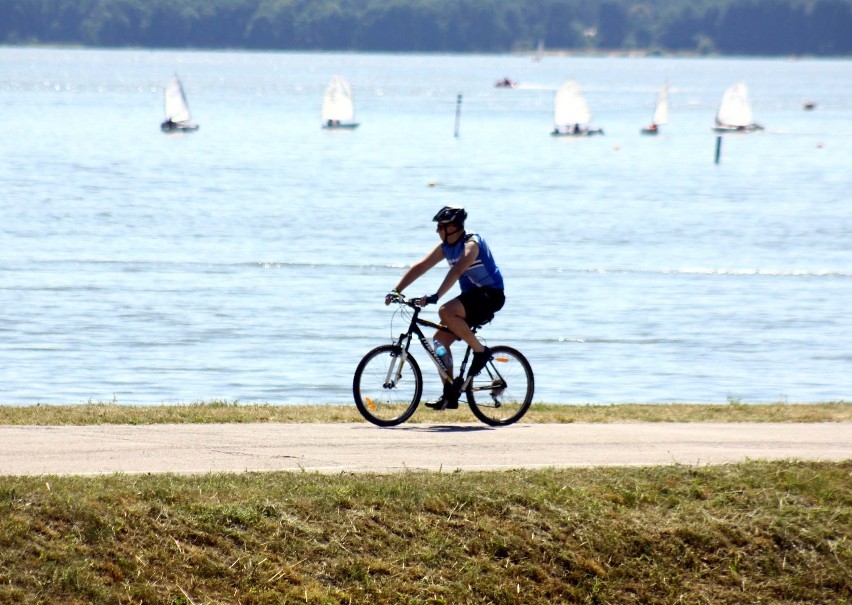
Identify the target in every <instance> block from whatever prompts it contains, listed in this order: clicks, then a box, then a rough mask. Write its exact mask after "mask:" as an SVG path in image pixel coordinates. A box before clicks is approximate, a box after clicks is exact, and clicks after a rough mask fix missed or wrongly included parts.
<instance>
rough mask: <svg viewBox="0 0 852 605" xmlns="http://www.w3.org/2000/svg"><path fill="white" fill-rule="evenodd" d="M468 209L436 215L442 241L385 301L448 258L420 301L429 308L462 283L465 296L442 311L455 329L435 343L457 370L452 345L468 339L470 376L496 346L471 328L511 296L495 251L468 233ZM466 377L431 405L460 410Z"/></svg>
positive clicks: (446, 322) (438, 336)
mask: <svg viewBox="0 0 852 605" xmlns="http://www.w3.org/2000/svg"><path fill="white" fill-rule="evenodd" d="M465 219H467V212H466V211H465V209H464V208H453V207H450V206H444V207H443V208H441V209H440V210H439V211H438V213H437V214H436V215H435V216H434V217H433V218H432V220H433V221H435V222H436V223H438V226H437V228H436V231H437V232H438V235H439V236H440V238H441V243H440V244H438V245H437V246H435V248H434V249H433V250H432V251H431V252H429V253H428V254H427V255H426V256H424V257H423V258H422V259H421V260H419V261H417V262H416V263H414V264H413V265H411V268H410V269H408V271H406V272H405V274H404V275H403V276H402V279H400V280H399V283H398V284H397V286H396V288H394V289H393V290H392V291H391V292H390V294H388V295H387V296H386V297H385V304H390V302H391V300H392V299H393V297H394V295H396V294H401V293H402V291H403V290H404V289H405V288H407V287H408V286H409V285H411V284H412V283H413V282H414V281H415V280H417V279H418V278H419V277H420V276H422V275H423V274H425V273H426V272H427V271H429V269H431V268H432V267H434V266H435V265H437V264H438V263H439V262H440V261H441V260H443V259H446V260H447V262H448V263H449V265H450V269H449V271H447V275H446V277H444V280H443V281H442V282H441V285H440V286H439V287H438V291H437V292H435V293H434V294H430V295H425V296H422V297H420V299H419V304H420V305H421V306H426V305H427V304H430V303H431V304H434V303H437V302H438V299H440V298H441V297H442V296H443V295H445V294H446V293H447V292H449V291H450V289H451V288H452V287H453V285H455V283H456V282H458V283H459V286H460V288H461V294H460V295H459V296H457V297H456V298H453V299H452V300H449V301H447V302H446V303H444V304H443V305H441V307H440V309H438V315H439V317H440V318H441V322H442V323H443V324H444V325H445V326H446V327H447V328H448V329H449V330H450V332H447V331H444V330H438V331H437V332H436V333H435V346H436V348H438V346H439V344H440V345H443V346H444V347H445V348H446V349H447V352H446V354H445V356H444V357H443V358H442V359H443V361H444V365H445V366H446V367H447V369H448V370H449V373H450V376H452V373H453V357H452V354H451V353H450V346H451V345H452V344H453V343H454V342H455V341H457V340H463V341H464V342H465V343H467V344H468V345H470V348H471V349H472V350H473V361H472V362H471V364H470V372H469V373H468V376H476V375H477V374H479V373H480V372H481V371H482V369H483V368H484V367H485V364H486V363H488V361H489V360H490V359H491V350H490V349H488V347H485V346H483V345H482V343H481V342H479V340H477V338H476V336H475V335H474V333H473V332H472V331H471V329H470V328H471V326H477V325H482V324H485V323H488V322H489V321H491V320H492V319H493V318H494V314H495V313H496V312H497V311H499V310H500V309H501V308H503V303H504V302H505V301H506V298H505V296H504V293H503V276H502V275H501V274H500V269H499V268H498V267H497V264H496V263H495V262H494V257H493V256H492V255H491V250H490V249H489V248H488V244H486V243H485V240H484V239H483V238H482V236H481V235H479V234H477V233H468V232H467V231H465V227H464V222H465ZM460 379H461V377H459V379H457V380H456V381H455V382H450V383H445V384H444V394H443V396H442V397H441V398H440V399H439V400H438V401H436V402H435V403H427V404H426V405H427V406H429V407H431V408H434V409H438V410H444V409H454V408H457V407H458V405H459V403H458V398H459V392H458V389H459V387H460V386H461V380H460Z"/></svg>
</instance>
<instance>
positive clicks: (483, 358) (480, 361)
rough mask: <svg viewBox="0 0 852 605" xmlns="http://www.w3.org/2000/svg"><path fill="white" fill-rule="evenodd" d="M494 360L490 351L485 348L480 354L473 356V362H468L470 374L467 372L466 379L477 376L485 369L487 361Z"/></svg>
mask: <svg viewBox="0 0 852 605" xmlns="http://www.w3.org/2000/svg"><path fill="white" fill-rule="evenodd" d="M492 359H494V355H493V354H492V353H491V349H489V348H488V347H485V350H484V351H482V352H481V353H474V354H473V361H471V362H470V372H468V374H467V375H468V377H471V378H472V377H473V376H476V375H477V374H479V373H480V372H481V371H482V369H483V368H484V367H485V364H487V363H488V362H489V361H491V360H492Z"/></svg>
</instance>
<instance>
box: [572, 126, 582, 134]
mask: <svg viewBox="0 0 852 605" xmlns="http://www.w3.org/2000/svg"><path fill="white" fill-rule="evenodd" d="M573 132H574V134H580V125H579V124H574V131H573Z"/></svg>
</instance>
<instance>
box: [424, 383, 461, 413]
mask: <svg viewBox="0 0 852 605" xmlns="http://www.w3.org/2000/svg"><path fill="white" fill-rule="evenodd" d="M457 388H458V387H456V386H455V384H451V383H446V382H445V383H444V394H443V395H441V396H440V397H439V398H438V401H435V402H427V403H424V404H423V405H425V406H426V407H427V408H432V409H433V410H457V409H459V395H458V391H457V390H456V389H457Z"/></svg>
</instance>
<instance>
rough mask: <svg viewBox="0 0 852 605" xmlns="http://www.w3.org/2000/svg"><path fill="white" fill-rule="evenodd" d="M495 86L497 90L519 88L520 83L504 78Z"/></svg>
mask: <svg viewBox="0 0 852 605" xmlns="http://www.w3.org/2000/svg"><path fill="white" fill-rule="evenodd" d="M494 86H496V87H497V88H517V87H518V83H517V82H515V81H514V80H510V79H509V78H503V79H502V80H497V82H496V83H495V84H494Z"/></svg>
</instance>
